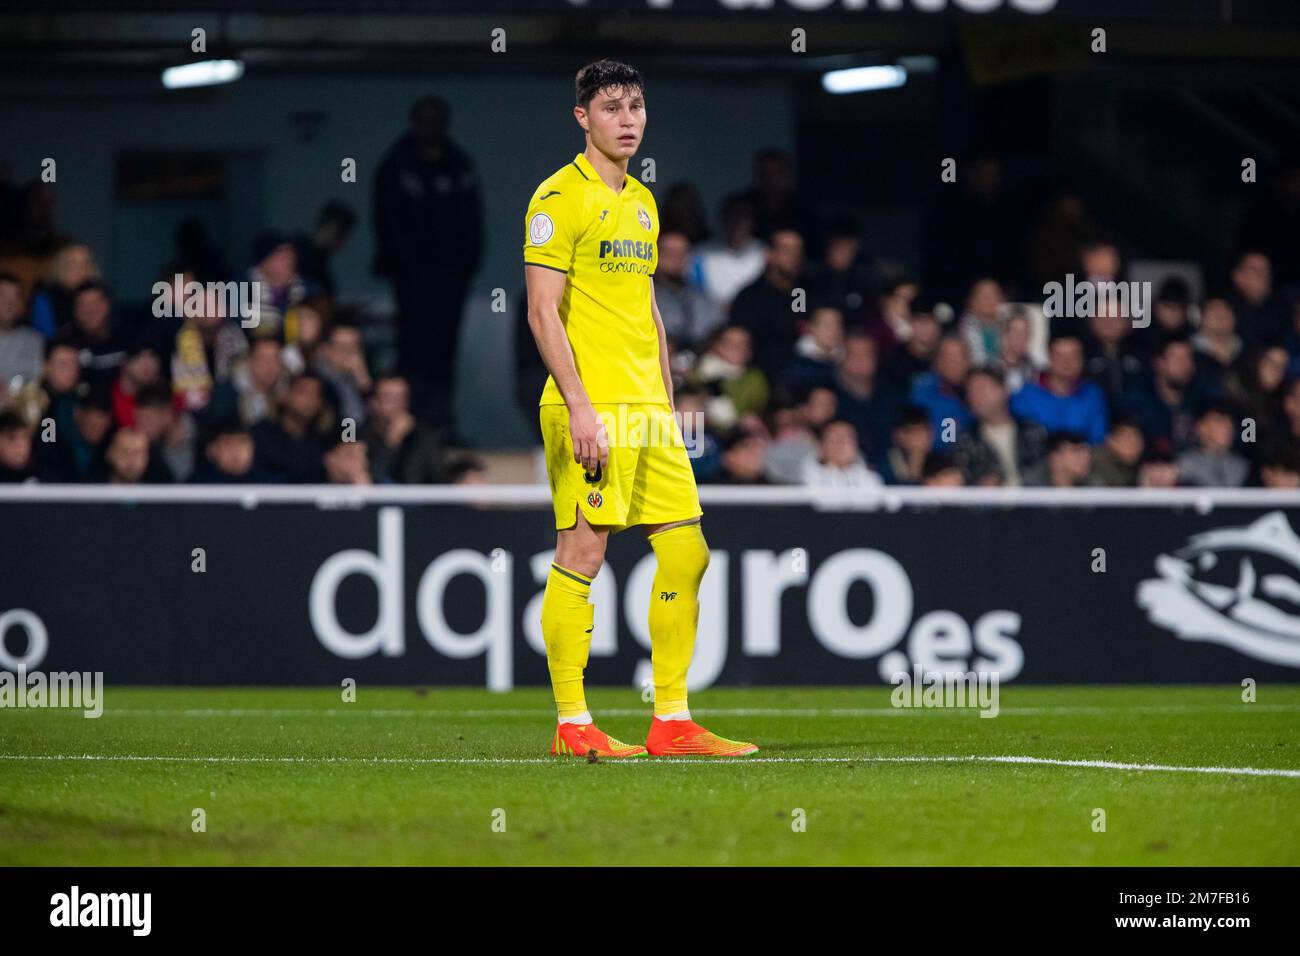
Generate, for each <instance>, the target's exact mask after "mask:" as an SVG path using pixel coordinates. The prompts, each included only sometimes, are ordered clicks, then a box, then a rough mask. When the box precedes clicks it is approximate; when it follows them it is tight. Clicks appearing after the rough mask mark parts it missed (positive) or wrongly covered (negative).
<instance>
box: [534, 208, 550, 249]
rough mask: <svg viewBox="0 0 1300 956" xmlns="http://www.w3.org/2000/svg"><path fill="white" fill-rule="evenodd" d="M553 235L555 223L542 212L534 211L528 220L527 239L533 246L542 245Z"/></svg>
mask: <svg viewBox="0 0 1300 956" xmlns="http://www.w3.org/2000/svg"><path fill="white" fill-rule="evenodd" d="M553 235H555V223H554V222H552V221H551V217H550V216H548V215H546V213H544V212H539V213H534V214H533V218H532V219H529V220H528V241H529V242H531V243H532V244H533V245H535V246H544V245H546V244H547V243H548V242H550V241H551V236H553Z"/></svg>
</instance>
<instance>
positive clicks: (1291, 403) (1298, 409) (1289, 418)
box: [1278, 378, 1300, 445]
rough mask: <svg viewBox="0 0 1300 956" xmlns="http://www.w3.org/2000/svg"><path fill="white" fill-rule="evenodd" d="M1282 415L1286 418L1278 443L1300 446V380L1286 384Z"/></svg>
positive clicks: (1296, 379)
mask: <svg viewBox="0 0 1300 956" xmlns="http://www.w3.org/2000/svg"><path fill="white" fill-rule="evenodd" d="M1282 413H1283V415H1285V416H1286V417H1285V418H1284V420H1283V421H1282V430H1281V434H1279V436H1278V441H1280V442H1285V443H1287V444H1292V443H1295V444H1297V445H1300V378H1293V379H1291V380H1290V381H1289V382H1287V383H1286V389H1285V390H1284V391H1283V393H1282Z"/></svg>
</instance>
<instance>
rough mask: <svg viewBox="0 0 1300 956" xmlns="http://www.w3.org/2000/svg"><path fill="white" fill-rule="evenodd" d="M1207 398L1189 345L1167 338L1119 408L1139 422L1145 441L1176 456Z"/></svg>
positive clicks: (1189, 439) (1188, 439) (1186, 443)
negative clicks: (1134, 416)
mask: <svg viewBox="0 0 1300 956" xmlns="http://www.w3.org/2000/svg"><path fill="white" fill-rule="evenodd" d="M1207 397H1208V395H1207V391H1206V389H1205V387H1204V386H1203V384H1202V383H1201V382H1200V380H1199V379H1198V377H1197V375H1196V363H1195V361H1194V359H1193V358H1192V346H1191V343H1189V342H1188V341H1187V340H1186V339H1169V340H1167V341H1166V342H1165V343H1164V344H1163V345H1162V346H1160V349H1159V351H1157V352H1156V353H1155V355H1154V356H1153V357H1152V367H1151V369H1150V370H1149V371H1148V372H1147V373H1146V374H1145V375H1144V376H1143V377H1142V379H1140V380H1138V381H1136V382H1134V383H1132V385H1131V386H1130V388H1129V391H1128V393H1127V394H1126V395H1125V397H1124V402H1123V405H1124V407H1125V409H1126V410H1127V411H1128V413H1129V414H1132V415H1136V416H1137V418H1138V420H1139V421H1141V422H1142V433H1143V434H1144V435H1145V436H1146V439H1147V441H1148V442H1150V443H1151V444H1152V445H1153V446H1154V447H1155V448H1157V449H1158V450H1160V451H1165V452H1169V453H1170V454H1174V455H1176V454H1177V453H1178V452H1181V451H1183V450H1184V449H1185V448H1187V447H1189V446H1190V445H1191V444H1192V441H1193V435H1192V431H1193V428H1192V425H1193V418H1194V415H1195V412H1196V409H1197V407H1198V406H1199V405H1200V403H1201V402H1202V401H1204V399H1205V398H1207Z"/></svg>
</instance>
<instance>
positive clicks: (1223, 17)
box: [5, 0, 1300, 24]
mask: <svg viewBox="0 0 1300 956" xmlns="http://www.w3.org/2000/svg"><path fill="white" fill-rule="evenodd" d="M5 7H6V9H8V10H15V11H32V12H36V11H74V10H75V11H82V12H93V13H101V14H102V13H113V12H123V13H127V12H143V11H155V12H182V11H185V12H189V11H194V12H221V13H245V14H258V13H267V14H271V13H274V14H301V15H329V14H340V13H347V14H355V13H364V14H368V15H380V14H471V13H480V14H500V15H538V16H546V15H553V14H557V13H573V14H590V15H600V14H607V13H620V14H621V13H642V12H643V13H646V14H653V15H658V16H674V15H714V16H728V17H762V16H773V15H786V16H791V15H793V16H801V17H802V16H853V17H867V18H876V19H887V18H896V17H932V16H945V15H946V16H1012V17H1044V16H1055V17H1070V18H1074V19H1087V20H1091V21H1094V22H1095V21H1099V20H1140V21H1150V22H1163V23H1203V24H1213V23H1292V22H1297V21H1298V20H1300V10H1297V9H1296V4H1294V3H1293V2H1292V0H1233V2H1232V3H1231V4H1225V3H1224V2H1223V0H1139V2H1134V0H362V2H360V3H358V2H356V0H225V2H223V3H221V4H219V5H218V4H213V3H205V2H203V0H11V2H10V3H7V4H6V5H5Z"/></svg>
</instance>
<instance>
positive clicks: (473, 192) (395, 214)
mask: <svg viewBox="0 0 1300 956" xmlns="http://www.w3.org/2000/svg"><path fill="white" fill-rule="evenodd" d="M409 119H410V127H409V129H408V130H407V131H406V132H405V133H404V134H403V135H402V137H401V138H400V139H398V140H397V142H396V143H394V144H393V145H392V146H391V147H390V148H389V150H388V152H386V153H385V154H384V157H383V159H382V160H381V162H380V164H379V169H378V171H377V172H376V173H375V192H374V223H375V240H376V259H375V271H376V273H378V274H379V275H382V276H386V277H387V278H388V279H389V280H390V281H391V282H392V283H393V294H394V295H395V296H396V298H397V313H398V318H397V327H398V341H399V352H398V355H399V371H401V372H402V373H403V374H404V375H405V376H406V380H407V381H408V382H409V383H410V384H411V389H412V392H413V396H412V400H413V409H414V414H415V416H416V417H417V418H419V419H421V420H423V421H426V422H427V423H428V424H431V425H433V426H435V427H438V426H443V425H450V424H452V402H451V399H452V395H453V394H454V388H455V378H456V357H457V352H458V349H459V345H460V334H461V327H462V318H463V311H464V307H465V299H466V297H467V295H468V294H469V287H470V283H471V281H472V280H473V278H474V273H476V272H477V271H478V268H479V264H480V261H481V259H482V255H483V208H482V207H483V203H482V198H481V197H480V194H479V179H478V173H477V172H476V171H475V168H474V163H473V161H472V160H471V159H470V156H469V154H468V153H466V152H465V150H464V149H462V148H461V147H460V146H459V145H458V144H457V143H455V142H454V141H453V140H452V139H451V137H450V135H449V134H448V130H449V129H450V126H451V107H450V106H449V105H448V103H447V101H446V100H444V99H442V98H441V97H439V96H425V97H422V98H421V99H419V100H417V101H416V102H415V103H414V105H412V107H411V111H410V116H409Z"/></svg>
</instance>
